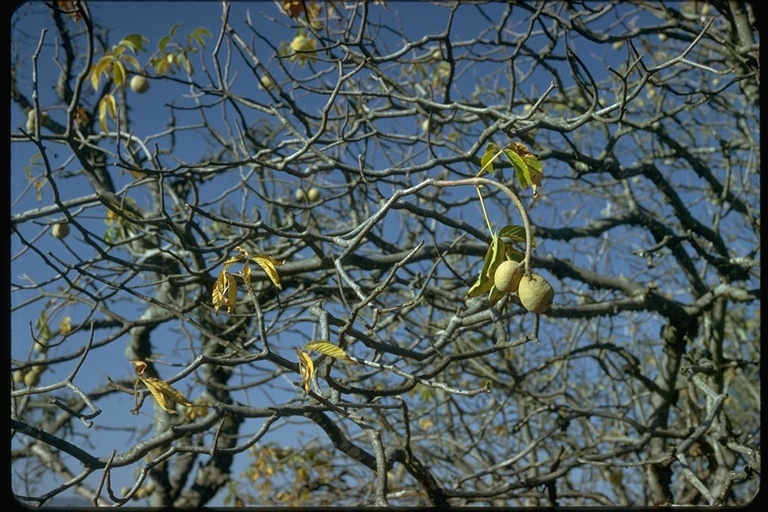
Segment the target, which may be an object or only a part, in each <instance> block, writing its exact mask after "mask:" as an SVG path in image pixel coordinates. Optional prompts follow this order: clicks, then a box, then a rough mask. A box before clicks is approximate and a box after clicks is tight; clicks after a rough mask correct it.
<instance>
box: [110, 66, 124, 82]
mask: <svg viewBox="0 0 768 512" xmlns="http://www.w3.org/2000/svg"><path fill="white" fill-rule="evenodd" d="M112 77H113V78H114V80H115V85H116V86H118V87H120V86H121V85H123V84H124V83H125V66H123V63H122V62H120V61H119V60H116V61H115V63H114V64H113V65H112Z"/></svg>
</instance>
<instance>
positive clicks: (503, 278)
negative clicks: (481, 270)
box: [493, 260, 523, 293]
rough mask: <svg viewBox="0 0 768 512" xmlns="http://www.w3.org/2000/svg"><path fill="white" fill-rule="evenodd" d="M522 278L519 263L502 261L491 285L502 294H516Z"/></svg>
mask: <svg viewBox="0 0 768 512" xmlns="http://www.w3.org/2000/svg"><path fill="white" fill-rule="evenodd" d="M522 277H523V272H522V269H521V268H520V263H518V262H516V261H512V260H507V261H503V262H502V263H501V264H500V265H499V266H498V267H497V268H496V272H495V273H494V274H493V284H494V285H495V286H496V289H497V290H500V291H502V292H504V293H512V292H516V291H517V288H518V285H519V284H520V279H521V278H522Z"/></svg>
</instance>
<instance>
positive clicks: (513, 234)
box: [499, 225, 536, 247]
mask: <svg viewBox="0 0 768 512" xmlns="http://www.w3.org/2000/svg"><path fill="white" fill-rule="evenodd" d="M499 238H511V239H512V240H515V241H517V242H523V243H525V228H524V227H523V226H514V225H509V226H504V227H503V228H501V229H500V230H499ZM531 246H532V247H536V241H535V240H533V237H531Z"/></svg>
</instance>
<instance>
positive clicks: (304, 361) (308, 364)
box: [296, 349, 315, 393]
mask: <svg viewBox="0 0 768 512" xmlns="http://www.w3.org/2000/svg"><path fill="white" fill-rule="evenodd" d="M296 354H298V356H299V374H300V375H301V387H302V388H303V389H304V391H306V392H307V393H309V383H310V382H311V381H312V376H313V375H314V374H315V363H314V362H312V358H311V357H309V355H308V354H307V353H306V352H304V351H302V350H299V349H296Z"/></svg>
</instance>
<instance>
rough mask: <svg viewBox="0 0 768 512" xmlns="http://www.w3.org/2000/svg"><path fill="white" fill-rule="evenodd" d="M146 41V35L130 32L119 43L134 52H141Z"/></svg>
mask: <svg viewBox="0 0 768 512" xmlns="http://www.w3.org/2000/svg"><path fill="white" fill-rule="evenodd" d="M144 41H148V39H147V38H146V37H144V36H143V35H141V34H130V35H127V36H125V37H124V38H123V39H122V40H121V41H120V42H119V43H117V44H119V45H122V46H125V47H126V48H129V49H130V50H131V51H132V52H133V53H139V52H140V51H144V50H145V49H144Z"/></svg>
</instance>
